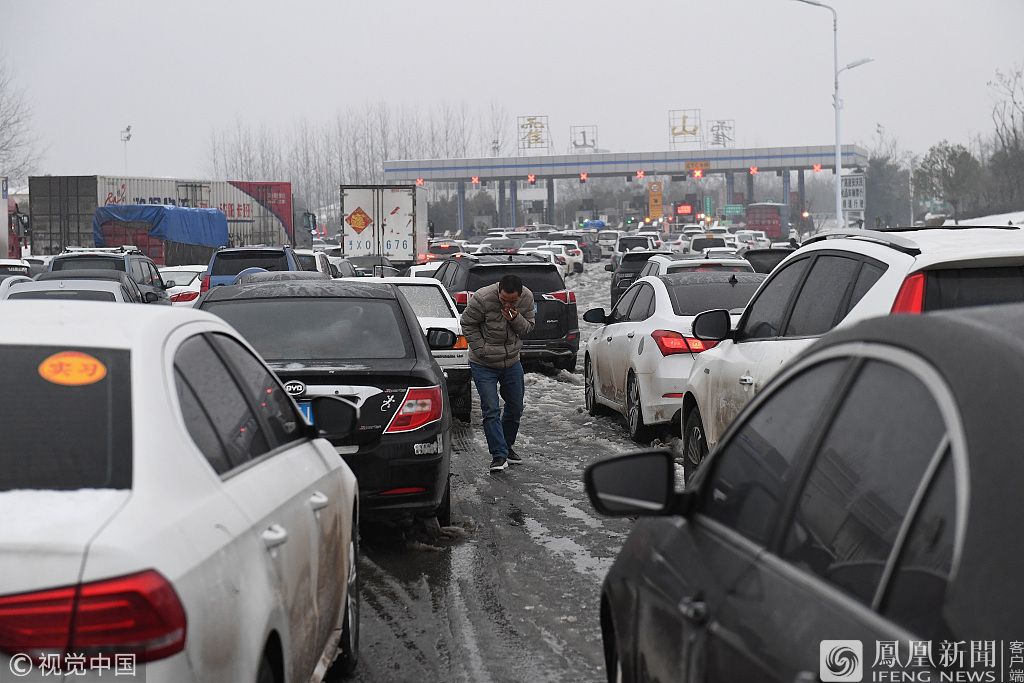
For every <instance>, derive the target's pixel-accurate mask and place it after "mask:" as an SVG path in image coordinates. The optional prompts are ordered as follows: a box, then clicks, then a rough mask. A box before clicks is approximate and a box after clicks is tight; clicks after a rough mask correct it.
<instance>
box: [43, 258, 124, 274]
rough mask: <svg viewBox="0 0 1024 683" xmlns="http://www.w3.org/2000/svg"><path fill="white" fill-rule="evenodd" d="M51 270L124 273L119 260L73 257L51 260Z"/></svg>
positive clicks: (121, 262)
mask: <svg viewBox="0 0 1024 683" xmlns="http://www.w3.org/2000/svg"><path fill="white" fill-rule="evenodd" d="M51 270H120V271H122V272H126V271H125V266H124V259H121V258H103V257H97V258H89V257H88V256H73V257H71V258H55V259H53V267H52V268H51Z"/></svg>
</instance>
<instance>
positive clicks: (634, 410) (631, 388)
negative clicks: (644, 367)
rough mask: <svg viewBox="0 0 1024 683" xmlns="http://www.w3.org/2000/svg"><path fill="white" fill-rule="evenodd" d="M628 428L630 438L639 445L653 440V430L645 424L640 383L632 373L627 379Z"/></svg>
mask: <svg viewBox="0 0 1024 683" xmlns="http://www.w3.org/2000/svg"><path fill="white" fill-rule="evenodd" d="M626 426H627V428H628V429H629V438H631V439H633V441H636V442H637V443H646V442H648V441H650V439H651V430H650V428H649V427H647V425H645V424H644V411H643V400H642V399H641V397H640V381H639V380H638V379H637V378H636V375H635V374H633V373H632V372H630V373H629V375H628V376H627V377H626Z"/></svg>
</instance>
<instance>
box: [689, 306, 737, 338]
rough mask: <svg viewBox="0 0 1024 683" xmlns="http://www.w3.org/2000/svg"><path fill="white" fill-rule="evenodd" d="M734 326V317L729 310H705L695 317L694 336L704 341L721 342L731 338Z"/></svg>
mask: <svg viewBox="0 0 1024 683" xmlns="http://www.w3.org/2000/svg"><path fill="white" fill-rule="evenodd" d="M731 328H732V318H731V317H729V311H726V310H724V309H721V308H719V309H716V310H714V311H704V312H703V313H700V314H698V315H697V317H696V318H694V319H693V336H695V337H696V338H697V339H700V340H702V341H715V342H719V341H722V340H723V339H728V338H729V332H730V330H731Z"/></svg>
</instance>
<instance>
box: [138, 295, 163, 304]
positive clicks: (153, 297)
mask: <svg viewBox="0 0 1024 683" xmlns="http://www.w3.org/2000/svg"><path fill="white" fill-rule="evenodd" d="M142 300H143V301H145V302H146V303H147V304H155V303H156V302H157V301H160V297H158V296H157V295H156V292H146V293H145V294H143V295H142Z"/></svg>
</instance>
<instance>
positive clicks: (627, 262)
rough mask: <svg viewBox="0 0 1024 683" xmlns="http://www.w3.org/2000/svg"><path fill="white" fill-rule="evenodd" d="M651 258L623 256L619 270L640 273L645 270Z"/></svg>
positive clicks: (646, 256) (637, 255)
mask: <svg viewBox="0 0 1024 683" xmlns="http://www.w3.org/2000/svg"><path fill="white" fill-rule="evenodd" d="M651 256H652V255H651V254H623V255H622V260H621V261H620V262H619V270H620V271H626V272H633V273H638V272H640V271H641V270H643V269H644V266H645V265H647V261H648V260H650V258H651Z"/></svg>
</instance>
